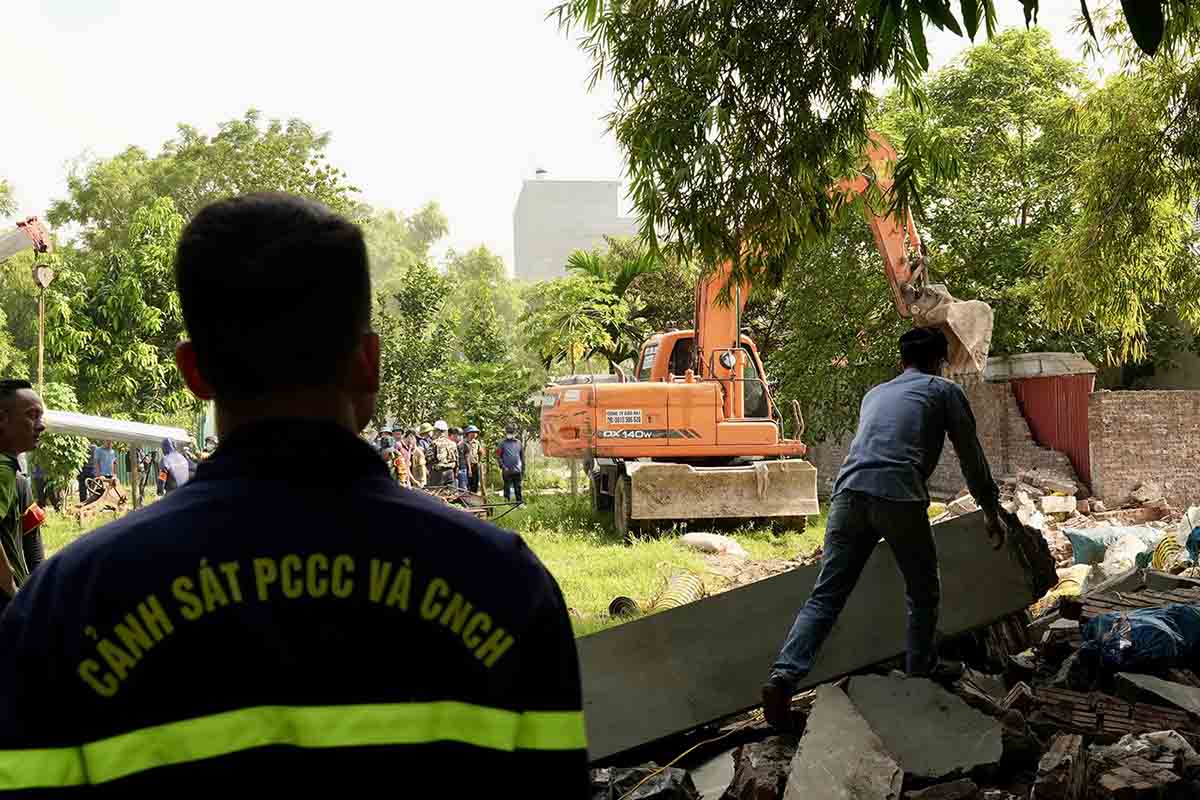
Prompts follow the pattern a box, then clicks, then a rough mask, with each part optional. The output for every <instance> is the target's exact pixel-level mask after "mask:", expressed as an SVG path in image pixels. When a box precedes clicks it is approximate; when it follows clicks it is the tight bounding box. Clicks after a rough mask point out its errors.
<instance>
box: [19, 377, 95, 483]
mask: <svg viewBox="0 0 1200 800" xmlns="http://www.w3.org/2000/svg"><path fill="white" fill-rule="evenodd" d="M42 403H43V404H45V406H46V408H47V409H52V410H54V411H75V412H77V411H79V402H78V401H77V400H76V398H75V392H74V391H73V390H72V389H71V387H70V386H67V385H66V384H63V383H47V384H46V386H45V388H44V389H43V391H42ZM88 453H89V450H88V441H87V439H85V438H83V437H82V436H67V435H65V434H60V433H50V434H46V435H45V436H43V437H42V441H41V443H40V444H39V445H38V449H37V450H36V451H34V453H33V454H32V462H33V464H34V465H36V466H38V467H41V469H42V471H43V472H44V473H45V474H46V478H47V480H48V481H49V482H51V483H54V484H56V485H57V486H59V487H70V486H71V485H72V484H73V483H74V481H75V476H76V475H77V474H78V473H79V470H80V468H81V467H82V466H83V464H84V462H85V461H87V457H88Z"/></svg>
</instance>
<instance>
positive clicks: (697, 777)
mask: <svg viewBox="0 0 1200 800" xmlns="http://www.w3.org/2000/svg"><path fill="white" fill-rule="evenodd" d="M733 753H734V748H730V749H728V750H726V751H725V752H724V753H720V754H719V755H716V756H713V757H712V758H710V759H709V760H708V761H705V762H704V763H703V764H700V765H698V766H696V767H694V768H693V769H690V770H688V772H689V773H691V776H692V783H694V784H695V785H696V791H698V792H699V793H700V797H701V798H702V800H719V799H720V797H721V795H723V794H725V790H726V789H727V788H729V784H731V783H733V768H734V763H733Z"/></svg>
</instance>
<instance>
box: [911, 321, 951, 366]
mask: <svg viewBox="0 0 1200 800" xmlns="http://www.w3.org/2000/svg"><path fill="white" fill-rule="evenodd" d="M949 352H950V343H949V342H948V341H947V340H946V334H945V333H943V332H942V331H941V330H940V329H939V328H913V329H912V330H911V331H906V332H905V333H904V335H903V336H901V337H900V361H901V363H903V364H904V366H906V367H917V368H918V369H933V368H935V367H937V366H938V363H939V362H941V361H943V360H945V358H946V357H947V355H949Z"/></svg>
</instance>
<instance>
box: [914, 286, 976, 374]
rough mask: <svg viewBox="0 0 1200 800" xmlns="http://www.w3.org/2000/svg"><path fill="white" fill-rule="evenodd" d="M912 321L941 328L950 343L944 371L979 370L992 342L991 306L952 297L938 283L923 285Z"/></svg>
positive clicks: (953, 372) (952, 372) (918, 324)
mask: <svg viewBox="0 0 1200 800" xmlns="http://www.w3.org/2000/svg"><path fill="white" fill-rule="evenodd" d="M912 319H913V324H914V325H917V326H920V327H926V328H932V327H936V328H941V329H942V331H943V332H944V333H945V334H946V338H947V339H948V340H949V342H950V353H949V358H948V359H947V364H946V372H947V374H949V375H962V374H966V373H969V372H976V373H982V372H983V370H984V368H985V367H986V366H987V360H988V351H989V350H990V349H991V345H992V307H991V306H989V305H988V304H987V303H985V302H983V301H982V300H956V299H955V298H954V296H953V295H951V294H950V292H949V291H948V290H947V289H946V287H945V286H942V285H941V284H934V285H931V286H927V287H925V289H924V291H923V292H922V296H921V298H920V300H918V301H917V305H916V308H915V309H914V313H913V318H912Z"/></svg>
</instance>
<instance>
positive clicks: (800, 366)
mask: <svg viewBox="0 0 1200 800" xmlns="http://www.w3.org/2000/svg"><path fill="white" fill-rule="evenodd" d="M1089 88H1090V87H1089V86H1088V84H1087V82H1086V80H1085V79H1084V77H1083V75H1082V70H1081V68H1080V66H1079V65H1078V64H1076V63H1075V62H1073V61H1070V60H1069V59H1066V58H1064V57H1063V56H1062V55H1060V54H1059V53H1058V52H1057V51H1056V50H1055V49H1054V47H1053V45H1052V44H1051V42H1050V39H1049V36H1048V35H1047V34H1046V33H1045V32H1044V31H1041V30H1038V29H1033V30H1030V31H1019V30H1017V31H1007V32H1005V33H1003V34H1000V35H998V36H996V37H994V38H993V39H992V40H991V41H989V42H988V43H986V44H982V45H979V46H977V47H975V48H972V49H971V50H969V51H968V52H967V53H966V54H965V55H964V56H963V57H962V58H961V59H960V60H958V61H956V62H954V63H952V64H951V65H949V66H947V67H946V68H944V69H942V70H940V71H939V72H937V73H935V74H934V75H932V76H931V77H930V79H929V80H928V82H927V83H926V84H925V85H923V86H922V87H921V91H922V94H923V95H924V96H925V98H926V101H925V103H924V105H923V106H922V108H921V109H914V108H912V107H911V106H910V105H908V104H907V103H906V102H905V101H904V98H903V97H901V96H899V94H898V93H895V94H893V95H891V96H890V97H889V98H888V99H887V100H886V101H885V102H884V104H883V111H882V113H881V114H880V116H879V118H878V121H877V123H876V124H877V126H878V128H879V129H881V130H884V131H886V132H888V133H889V134H890V135H891V136H892V137H893V139H895V140H897V141H900V140H903V141H905V142H906V143H908V142H911V141H912V140H913V138H914V136H916V137H920V136H923V135H925V134H924V132H926V131H930V130H935V131H938V135H939V136H940V137H941V139H942V141H943V142H944V144H945V145H946V146H947V147H949V148H950V149H952V150H953V151H954V152H956V153H957V154H958V155H957V158H956V161H957V169H956V170H955V175H954V177H953V178H952V179H951V178H950V177H949V176H946V177H942V178H939V179H936V180H931V181H929V182H928V183H926V184H925V185H923V186H922V187H921V191H922V195H923V203H922V207H923V210H924V218H923V219H922V220H921V224H920V227H921V232H922V236H923V239H924V241H925V244H926V245H927V246H928V248H929V263H930V267H931V269H932V271H933V277H934V279H935V280H937V281H939V282H945V283H947V284H948V285H949V286H950V288H951V290H952V291H954V293H955V294H956V295H958V296H959V297H969V298H978V299H981V300H985V301H986V302H988V303H990V304H991V305H992V306H993V308H994V309H995V311H996V325H995V331H994V334H993V338H992V352H993V353H997V354H1002V353H1018V352H1037V351H1044V350H1067V351H1078V352H1083V353H1085V354H1086V355H1087V356H1089V357H1090V358H1092V359H1093V360H1095V361H1096V362H1097V363H1102V362H1103V360H1104V358H1105V353H1106V350H1107V348H1109V347H1110V346H1111V345H1112V344H1113V343H1114V341H1115V337H1114V336H1113V335H1111V334H1109V333H1107V332H1106V331H1105V330H1103V329H1102V327H1101V326H1100V325H1098V324H1096V322H1095V321H1094V320H1089V321H1087V323H1086V324H1084V325H1082V326H1080V327H1079V328H1078V329H1076V330H1070V331H1064V330H1062V328H1061V326H1060V325H1059V324H1058V320H1057V318H1056V317H1055V316H1054V315H1052V313H1051V312H1050V310H1049V308H1048V305H1047V300H1046V286H1047V281H1048V280H1049V271H1048V265H1047V264H1046V263H1044V262H1041V261H1038V260H1037V259H1035V258H1034V254H1035V252H1036V251H1037V250H1038V248H1039V246H1040V244H1041V242H1042V241H1043V240H1044V238H1045V237H1047V236H1049V235H1051V234H1052V232H1053V231H1055V230H1056V229H1057V226H1060V225H1062V224H1064V223H1069V222H1070V221H1071V220H1072V219H1073V218H1074V216H1075V215H1076V214H1077V209H1076V207H1075V205H1074V197H1073V185H1072V184H1073V182H1072V181H1071V180H1069V179H1064V176H1069V175H1070V174H1071V172H1072V170H1073V169H1074V167H1075V164H1076V163H1077V162H1078V161H1079V159H1080V157H1081V153H1084V152H1087V150H1088V148H1089V144H1088V141H1087V139H1086V138H1084V137H1082V136H1081V135H1080V134H1079V133H1078V132H1077V131H1076V130H1074V129H1073V128H1072V127H1071V126H1070V125H1068V124H1067V122H1066V120H1065V116H1064V112H1065V109H1066V108H1067V106H1068V105H1069V104H1070V103H1071V102H1072V99H1073V97H1075V96H1076V95H1078V94H1080V93H1082V92H1085V91H1087V90H1088V89H1089ZM906 155H907V154H906ZM847 210H848V211H849V209H847ZM882 267H883V264H882V259H881V257H880V256H879V254H878V252H877V250H876V248H875V247H874V245H873V244H872V241H871V237H870V235H869V233H868V228H867V225H866V223H865V221H864V220H863V219H862V218H861V217H860V216H859V215H858V214H857V213H847V214H844V215H843V217H842V218H841V219H840V220H839V222H838V224H837V225H836V226H835V228H834V234H833V237H832V238H831V239H830V241H828V242H825V243H822V244H820V245H818V246H816V247H814V248H812V249H811V250H810V251H807V252H806V253H805V254H804V255H803V256H802V257H801V258H800V260H799V261H798V262H797V263H796V264H795V265H794V267H793V268H791V269H789V270H788V273H787V276H786V277H785V280H784V284H783V287H782V289H780V290H778V291H774V292H772V291H770V290H766V289H763V290H762V291H758V292H755V293H754V294H753V295H752V296H751V299H750V303H749V305H748V307H747V313H746V320H747V325H748V327H749V328H750V330H751V333H752V335H753V336H754V337H755V340H756V342H757V343H758V345H759V348H760V352H762V353H763V356H764V358H765V359H766V361H767V368H768V372H769V374H770V375H771V376H772V378H774V379H775V380H777V381H778V382H779V394H780V399H782V400H783V401H784V402H785V403H786V401H788V400H790V399H791V398H796V399H798V400H800V402H801V406H802V408H803V409H804V412H805V415H806V417H807V420H808V424H809V432H808V434H807V438H809V439H812V440H818V441H819V440H821V439H824V438H826V437H828V436H837V435H839V434H842V433H846V432H848V431H849V430H851V429H852V428H853V425H854V423H855V420H856V418H857V412H858V406H859V401H860V400H861V397H862V395H863V394H864V393H865V392H866V391H867V390H868V389H869V388H870V387H871V386H873V385H875V384H876V383H879V382H880V381H883V380H887V379H888V378H890V377H892V376H893V375H894V374H895V372H896V369H897V367H898V358H897V351H896V339H897V337H898V336H899V334H900V333H901V332H903V330H904V329H905V328H906V327H907V323H903V322H902V321H901V320H900V319H899V318H898V317H897V315H896V312H895V310H894V307H893V305H892V300H891V292H890V290H889V288H888V286H887V283H886V281H885V279H884V274H883V269H882ZM1175 344H1176V343H1175V342H1173V341H1170V340H1163V341H1162V342H1160V345H1161V347H1162V348H1163V351H1164V352H1163V353H1162V355H1163V356H1165V355H1166V350H1167V348H1169V347H1170V346H1173V345H1175Z"/></svg>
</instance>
